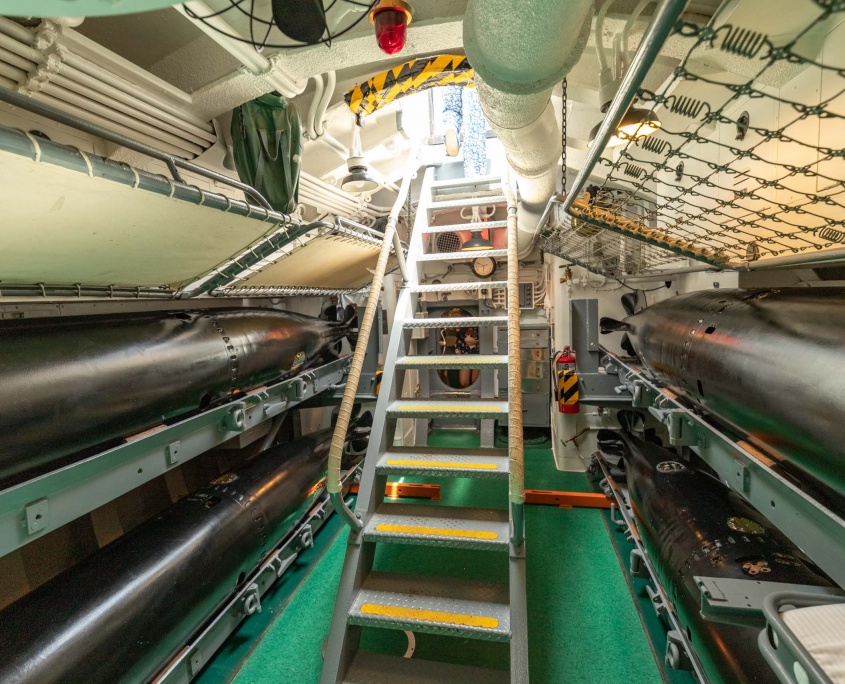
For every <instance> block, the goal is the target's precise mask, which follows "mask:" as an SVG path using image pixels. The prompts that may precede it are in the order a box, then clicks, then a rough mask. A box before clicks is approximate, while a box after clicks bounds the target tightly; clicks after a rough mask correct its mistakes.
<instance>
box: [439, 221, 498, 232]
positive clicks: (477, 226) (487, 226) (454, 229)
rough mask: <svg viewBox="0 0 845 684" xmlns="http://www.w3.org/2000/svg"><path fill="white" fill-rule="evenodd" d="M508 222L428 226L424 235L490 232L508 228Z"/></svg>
mask: <svg viewBox="0 0 845 684" xmlns="http://www.w3.org/2000/svg"><path fill="white" fill-rule="evenodd" d="M507 226H508V222H507V221H487V222H486V223H485V222H481V223H452V224H449V225H448V226H428V227H427V228H424V229H423V233H426V234H431V233H457V232H460V231H462V230H471V231H473V232H475V231H479V230H488V229H491V228H507Z"/></svg>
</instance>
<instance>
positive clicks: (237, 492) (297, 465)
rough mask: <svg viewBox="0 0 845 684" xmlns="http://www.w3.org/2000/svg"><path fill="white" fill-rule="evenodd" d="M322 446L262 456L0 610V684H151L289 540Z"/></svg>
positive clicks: (300, 445) (324, 438) (326, 434)
mask: <svg viewBox="0 0 845 684" xmlns="http://www.w3.org/2000/svg"><path fill="white" fill-rule="evenodd" d="M330 437H331V431H330V430H326V431H323V432H320V433H316V434H314V435H310V436H307V437H304V438H302V439H299V440H296V441H294V442H289V443H286V444H283V445H281V446H277V447H274V448H271V449H269V450H268V451H266V452H264V453H262V454H260V455H258V456H256V457H255V458H253V459H251V460H249V461H247V462H246V463H244V464H243V465H241V466H239V467H238V468H236V469H235V470H233V471H232V472H231V473H228V474H227V475H224V476H223V477H221V478H219V479H217V480H215V481H214V482H212V483H211V484H209V485H208V486H206V487H203V488H202V489H200V490H199V491H196V492H194V493H192V494H191V495H190V496H187V497H185V498H183V499H181V500H180V501H179V502H178V503H176V504H175V505H174V506H173V507H172V508H170V509H168V510H166V511H164V512H163V513H162V514H160V515H158V516H157V517H155V518H153V519H152V520H149V521H147V522H146V523H144V524H142V525H139V526H138V527H135V528H134V529H132V530H131V531H129V532H127V533H126V534H124V535H123V536H121V537H119V538H118V539H116V540H115V541H113V542H111V543H110V544H108V545H106V546H104V547H103V548H102V549H100V550H99V551H97V552H95V553H94V554H93V555H91V556H89V557H88V558H86V559H85V560H83V561H82V562H81V563H79V564H78V565H75V566H73V567H72V568H70V569H69V570H66V571H65V572H63V573H61V574H60V575H57V576H56V577H54V578H53V579H51V580H50V581H48V582H46V583H45V584H42V585H41V586H39V587H38V588H37V589H34V590H33V591H32V592H30V593H29V594H27V595H26V596H24V597H23V598H21V599H19V600H18V601H16V602H15V603H13V604H11V605H10V606H8V607H6V608H5V609H4V610H2V611H0V653H2V654H3V657H2V658H0V681H2V682H4V684H58V683H59V682H147V681H152V680H154V679H156V674H157V673H158V672H159V671H160V670H161V669H162V668H163V667H164V666H165V665H166V664H167V663H169V662H170V660H171V659H172V658H173V657H174V656H175V655H176V654H177V653H178V652H179V651H180V649H182V648H184V645H185V644H186V643H188V642H189V641H190V639H191V637H192V635H194V634H195V633H196V632H197V630H198V629H199V628H200V627H201V626H202V625H203V624H204V623H205V622H206V621H207V620H208V619H209V618H210V617H212V616H213V615H214V614H215V613H216V612H217V611H219V610H220V608H222V607H223V606H224V605H225V604H226V602H227V601H229V600H231V597H232V596H233V594H235V593H236V592H238V591H239V590H240V589H242V588H243V587H245V586H248V585H247V583H248V582H249V581H250V579H251V574H252V570H253V569H254V568H256V567H258V566H259V565H260V564H261V563H262V562H265V561H264V559H266V558H268V556H269V555H270V554H271V553H272V551H273V549H274V547H275V545H276V544H277V542H278V541H280V540H281V539H283V538H284V536H285V535H286V534H287V533H288V530H291V529H295V528H292V524H294V525H295V523H296V519H297V518H298V516H296V514H297V512H300V511H302V510H303V509H305V508H306V507H307V506H308V503H309V502H310V501H311V500H313V499H314V498H315V496H316V495H317V493H319V492H320V491H321V488H320V485H319V482H320V479H321V478H322V476H323V474H324V473H325V470H326V459H327V454H328V446H329V439H330ZM359 438H360V437H359ZM295 516H296V517H295ZM292 518H293V520H292ZM256 598H257V597H256ZM243 607H244V611H243V612H244V613H245V614H250V613H251V612H255V611H257V610H259V609H260V606H259V605H258V604H257V601H255V600H254V599H253V600H252V601H250V599H247V600H246V601H245V602H244V604H243ZM205 656H208V654H207V653H206V654H205Z"/></svg>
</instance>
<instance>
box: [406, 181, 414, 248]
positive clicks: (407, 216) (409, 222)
mask: <svg viewBox="0 0 845 684" xmlns="http://www.w3.org/2000/svg"><path fill="white" fill-rule="evenodd" d="M411 206H412V205H411V188H408V204H407V207H406V208H405V215H406V218H405V220H406V221H407V223H408V238H407V239H408V241H409V242H410V240H411V231H413V229H414V224H413V223H412V222H411Z"/></svg>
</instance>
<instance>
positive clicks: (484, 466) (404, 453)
mask: <svg viewBox="0 0 845 684" xmlns="http://www.w3.org/2000/svg"><path fill="white" fill-rule="evenodd" d="M376 471H377V472H380V473H387V474H389V475H428V476H437V477H474V478H482V477H485V478H506V477H507V476H508V473H509V472H510V466H509V463H508V452H507V449H439V448H437V447H429V446H425V447H393V448H392V449H391V450H390V451H388V452H386V453H384V454H382V455H381V457H380V458H379V460H378V463H376Z"/></svg>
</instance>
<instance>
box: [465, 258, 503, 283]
mask: <svg viewBox="0 0 845 684" xmlns="http://www.w3.org/2000/svg"><path fill="white" fill-rule="evenodd" d="M496 266H497V265H496V260H495V259H493V258H492V257H486V256H483V257H478V258H476V259H473V260H472V264H470V268H471V269H472V272H473V273H475V275H477V276H478V277H479V278H489V277H490V276H491V275H493V274H494V273H495V272H496Z"/></svg>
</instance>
